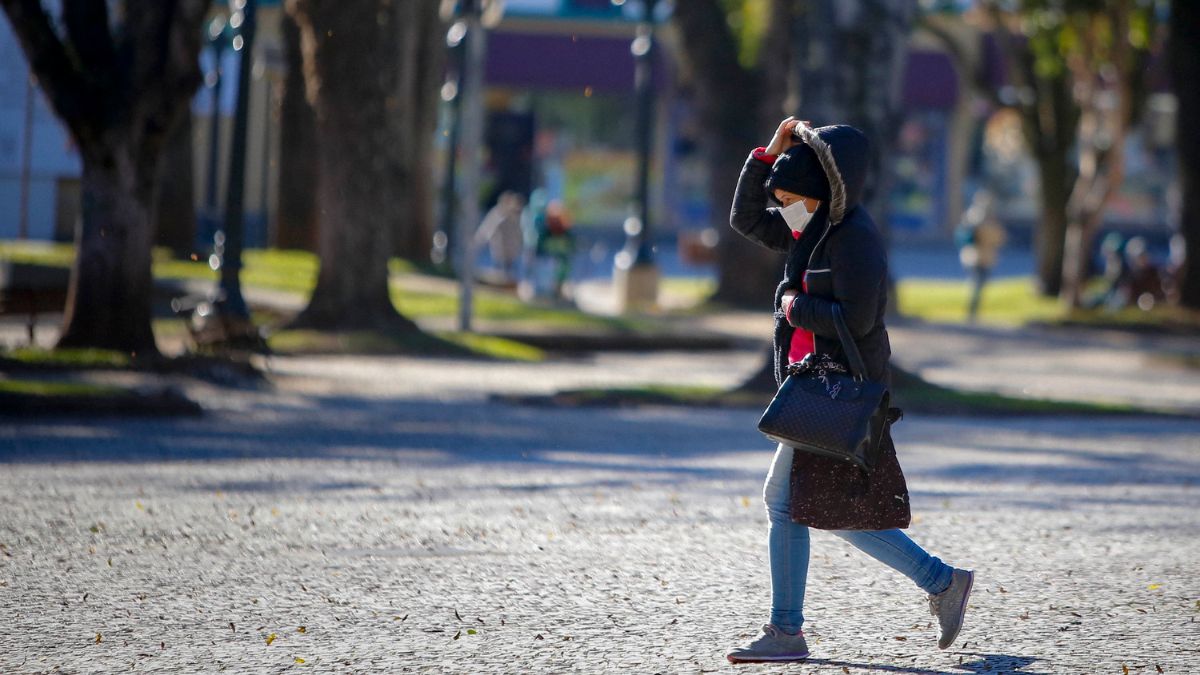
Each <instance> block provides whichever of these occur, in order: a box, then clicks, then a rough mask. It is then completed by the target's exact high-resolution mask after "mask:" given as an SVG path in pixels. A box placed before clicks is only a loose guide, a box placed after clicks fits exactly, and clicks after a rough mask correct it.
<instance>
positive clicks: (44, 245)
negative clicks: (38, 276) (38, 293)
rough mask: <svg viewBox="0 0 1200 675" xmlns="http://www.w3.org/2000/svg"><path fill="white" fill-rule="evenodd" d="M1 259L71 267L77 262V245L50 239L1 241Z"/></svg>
mask: <svg viewBox="0 0 1200 675" xmlns="http://www.w3.org/2000/svg"><path fill="white" fill-rule="evenodd" d="M0 260H3V261H7V262H14V263H26V264H30V265H46V266H48V267H70V266H71V264H72V263H73V262H75V246H74V245H73V244H57V243H53V242H48V241H15V240H7V241H0Z"/></svg>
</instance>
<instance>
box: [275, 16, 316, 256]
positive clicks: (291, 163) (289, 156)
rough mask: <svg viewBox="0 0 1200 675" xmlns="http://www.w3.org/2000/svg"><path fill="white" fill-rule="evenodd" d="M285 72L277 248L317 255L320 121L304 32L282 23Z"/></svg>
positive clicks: (285, 21) (290, 23) (281, 98)
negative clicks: (309, 83)
mask: <svg viewBox="0 0 1200 675" xmlns="http://www.w3.org/2000/svg"><path fill="white" fill-rule="evenodd" d="M280 32H281V33H282V37H283V60H284V67H285V68H286V72H285V73H284V76H283V82H282V84H281V87H282V89H283V91H282V92H281V95H280V96H279V98H278V101H279V140H280V142H279V191H278V194H277V197H276V198H277V199H278V203H277V204H276V208H275V213H276V214H278V215H277V216H276V218H277V219H278V227H277V229H276V235H275V242H274V245H275V246H277V247H279V248H294V249H301V250H304V251H316V250H317V119H316V114H315V113H314V112H313V108H312V105H311V104H310V103H309V100H308V98H307V96H306V95H305V92H304V56H303V54H302V52H301V47H300V27H299V26H297V25H296V20H295V19H294V18H292V16H291V15H289V14H284V16H283V17H282V18H281V19H280Z"/></svg>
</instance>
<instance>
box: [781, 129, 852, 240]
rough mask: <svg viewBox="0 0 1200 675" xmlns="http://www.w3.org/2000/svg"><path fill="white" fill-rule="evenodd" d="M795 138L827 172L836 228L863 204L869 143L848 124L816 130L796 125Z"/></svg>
mask: <svg viewBox="0 0 1200 675" xmlns="http://www.w3.org/2000/svg"><path fill="white" fill-rule="evenodd" d="M793 134H794V135H795V137H796V138H797V139H798V140H799V141H801V142H803V143H805V144H807V145H808V146H809V147H810V148H812V149H813V151H814V152H816V154H817V160H818V161H820V163H821V167H822V168H823V169H825V177H826V179H827V180H828V181H829V224H830V225H831V226H832V225H837V224H838V223H840V222H842V219H843V218H845V217H846V214H847V213H849V212H850V210H851V209H853V208H854V207H855V206H856V205H858V203H859V201H861V200H862V196H863V187H864V186H865V185H866V182H867V165H868V164H869V163H870V152H871V148H870V143H869V142H868V141H867V137H866V136H864V135H863V133H862V132H861V131H859V130H858V129H855V128H854V127H852V126H849V125H846V124H835V125H832V126H828V127H819V128H817V129H813V128H811V127H806V126H802V125H797V126H796V129H795V131H794V132H793Z"/></svg>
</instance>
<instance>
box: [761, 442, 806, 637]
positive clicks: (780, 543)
mask: <svg viewBox="0 0 1200 675" xmlns="http://www.w3.org/2000/svg"><path fill="white" fill-rule="evenodd" d="M792 453H793V450H792V448H789V447H787V446H784V445H780V446H779V448H778V449H777V450H776V451H775V459H774V461H773V462H772V463H771V471H770V472H769V473H768V474H767V481H766V484H765V485H764V486H763V501H764V502H765V503H766V506H767V519H768V521H769V525H768V530H767V549H768V553H769V556H770V561H771V623H772V624H774V625H775V626H776V627H778V628H779V629H780V630H782V631H784V632H785V633H792V634H794V633H798V632H799V631H800V628H801V626H802V625H803V624H804V587H805V581H806V579H807V577H808V541H809V539H808V528H807V527H805V526H804V525H800V524H799V523H795V522H793V521H792V514H791V508H790V505H791V474H792Z"/></svg>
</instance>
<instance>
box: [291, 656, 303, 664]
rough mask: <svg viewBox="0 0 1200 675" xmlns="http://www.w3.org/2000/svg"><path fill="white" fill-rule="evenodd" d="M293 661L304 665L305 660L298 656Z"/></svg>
mask: <svg viewBox="0 0 1200 675" xmlns="http://www.w3.org/2000/svg"><path fill="white" fill-rule="evenodd" d="M292 661H294V662H296V663H304V659H302V658H300V657H299V656H297V657H296V658H294V659H292Z"/></svg>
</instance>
